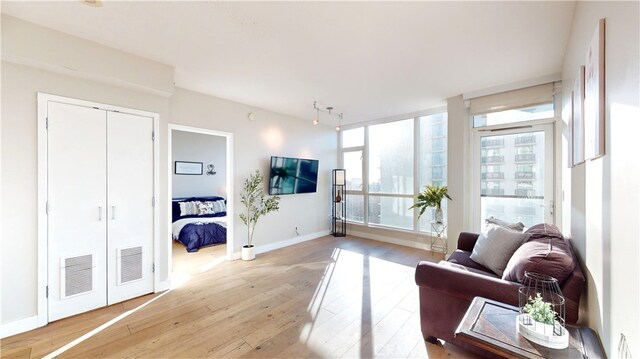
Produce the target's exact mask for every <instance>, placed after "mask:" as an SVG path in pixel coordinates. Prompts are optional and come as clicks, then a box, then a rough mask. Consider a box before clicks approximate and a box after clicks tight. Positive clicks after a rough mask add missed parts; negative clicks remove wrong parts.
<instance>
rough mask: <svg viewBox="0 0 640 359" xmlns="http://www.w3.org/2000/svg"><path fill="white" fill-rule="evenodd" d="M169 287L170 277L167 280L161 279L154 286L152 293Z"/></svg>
mask: <svg viewBox="0 0 640 359" xmlns="http://www.w3.org/2000/svg"><path fill="white" fill-rule="evenodd" d="M169 289H171V278H169V279H167V280H163V281H161V282H160V283H158V285H157V286H156V288H155V290H154V293H159V292H164V291H165V290H169Z"/></svg>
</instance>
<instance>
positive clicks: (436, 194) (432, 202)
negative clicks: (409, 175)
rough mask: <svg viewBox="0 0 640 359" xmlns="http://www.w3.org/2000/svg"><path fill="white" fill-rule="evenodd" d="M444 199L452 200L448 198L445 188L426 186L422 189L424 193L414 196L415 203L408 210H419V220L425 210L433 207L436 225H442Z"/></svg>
mask: <svg viewBox="0 0 640 359" xmlns="http://www.w3.org/2000/svg"><path fill="white" fill-rule="evenodd" d="M444 198H447V199H449V200H452V199H451V197H450V196H449V193H448V189H447V186H433V185H428V186H425V187H424V191H422V192H420V193H419V194H418V195H417V196H416V203H415V204H414V205H413V206H411V207H409V209H413V208H418V209H419V210H420V212H419V213H418V218H420V216H422V214H423V213H424V211H426V210H427V208H429V207H435V208H436V213H435V221H436V223H442V221H443V219H444V218H443V217H444V215H443V213H442V200H443V199H444Z"/></svg>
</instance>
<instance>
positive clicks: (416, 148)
mask: <svg viewBox="0 0 640 359" xmlns="http://www.w3.org/2000/svg"><path fill="white" fill-rule="evenodd" d="M421 159H422V158H421V157H420V117H416V118H414V119H413V195H414V196H416V195H417V194H418V193H419V192H420V175H421V173H420V160H421ZM415 203H416V202H415V199H414V200H413V204H415ZM413 231H414V232H419V231H420V223H418V209H417V208H414V209H413Z"/></svg>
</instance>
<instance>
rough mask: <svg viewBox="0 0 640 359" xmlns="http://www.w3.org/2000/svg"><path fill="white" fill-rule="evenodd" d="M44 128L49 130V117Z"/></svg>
mask: <svg viewBox="0 0 640 359" xmlns="http://www.w3.org/2000/svg"><path fill="white" fill-rule="evenodd" d="M44 128H45V130H47V131H49V117H47V118H46V119H45V120H44Z"/></svg>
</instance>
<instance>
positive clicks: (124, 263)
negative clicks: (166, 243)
mask: <svg viewBox="0 0 640 359" xmlns="http://www.w3.org/2000/svg"><path fill="white" fill-rule="evenodd" d="M118 254H119V255H118V260H119V263H118V264H119V266H118V267H119V269H120V271H119V273H118V284H125V283H128V282H133V281H136V280H139V279H142V247H131V248H124V249H120V251H119V253H118Z"/></svg>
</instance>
